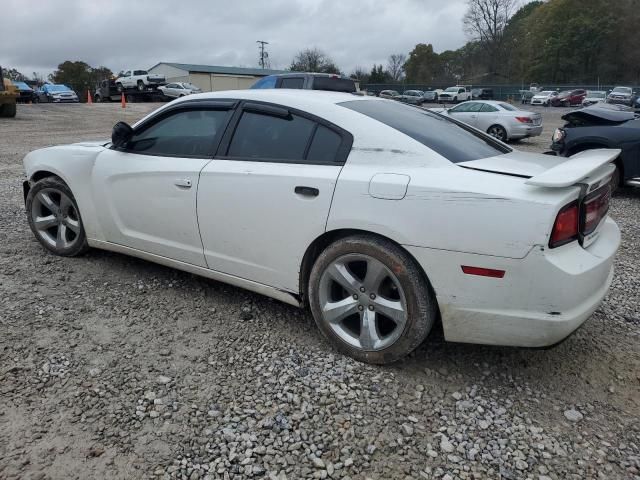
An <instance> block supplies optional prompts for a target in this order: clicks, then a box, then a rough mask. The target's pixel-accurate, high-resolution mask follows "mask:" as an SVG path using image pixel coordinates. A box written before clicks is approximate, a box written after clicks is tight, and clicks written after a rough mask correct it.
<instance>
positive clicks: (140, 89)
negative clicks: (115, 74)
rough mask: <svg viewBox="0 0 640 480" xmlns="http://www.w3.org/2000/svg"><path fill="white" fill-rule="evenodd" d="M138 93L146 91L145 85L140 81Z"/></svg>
mask: <svg viewBox="0 0 640 480" xmlns="http://www.w3.org/2000/svg"><path fill="white" fill-rule="evenodd" d="M138 91H140V92H142V91H144V83H143V82H142V80H138Z"/></svg>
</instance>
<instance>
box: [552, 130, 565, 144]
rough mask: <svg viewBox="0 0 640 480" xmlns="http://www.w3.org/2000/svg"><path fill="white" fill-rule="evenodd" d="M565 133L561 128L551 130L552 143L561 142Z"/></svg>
mask: <svg viewBox="0 0 640 480" xmlns="http://www.w3.org/2000/svg"><path fill="white" fill-rule="evenodd" d="M566 135H567V134H566V132H565V131H564V130H563V129H562V128H556V131H555V132H553V138H552V140H553V143H559V142H562V141H563V140H564V137H565V136H566Z"/></svg>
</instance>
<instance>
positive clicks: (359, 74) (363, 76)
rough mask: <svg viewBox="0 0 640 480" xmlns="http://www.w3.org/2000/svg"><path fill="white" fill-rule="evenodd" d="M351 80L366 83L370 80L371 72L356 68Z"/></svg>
mask: <svg viewBox="0 0 640 480" xmlns="http://www.w3.org/2000/svg"><path fill="white" fill-rule="evenodd" d="M349 78H353V79H354V80H359V81H361V82H366V81H367V80H368V78H369V72H368V71H366V70H365V69H364V68H362V67H360V66H356V68H354V69H353V72H351V75H349Z"/></svg>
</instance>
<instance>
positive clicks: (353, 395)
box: [0, 104, 640, 480]
mask: <svg viewBox="0 0 640 480" xmlns="http://www.w3.org/2000/svg"><path fill="white" fill-rule="evenodd" d="M156 106H157V105H152V104H134V105H130V106H129V107H128V108H127V109H126V110H124V111H123V110H122V109H121V108H120V106H119V105H117V104H98V105H93V106H88V105H33V106H29V105H27V106H23V105H20V106H19V110H18V117H17V118H16V119H15V120H9V119H0V195H1V196H2V198H3V201H2V202H0V215H1V217H2V219H3V220H2V228H1V229H0V240H1V241H0V252H1V254H0V298H1V301H2V309H1V310H0V332H1V334H0V478H3V479H13V478H21V479H22V478H24V479H29V478H31V479H45V478H64V479H70V478H83V479H84V478H182V479H186V478H189V479H198V478H224V479H244V478H268V479H285V478H287V479H290V480H291V479H300V478H320V479H322V478H331V479H337V478H342V479H348V478H351V479H354V480H355V479H367V478H370V479H430V478H436V479H443V480H453V479H458V478H466V479H472V478H473V479H479V478H489V479H498V478H501V479H534V480H548V479H576V480H577V479H590V478H602V479H616V478H628V479H638V478H640V420H639V418H640V395H639V393H640V368H639V367H640V360H639V359H640V356H639V347H638V340H639V337H638V333H639V331H640V308H639V307H638V305H640V248H639V247H640V240H639V238H640V226H639V223H638V219H639V218H640V192H639V191H637V190H635V191H634V190H628V191H623V192H622V193H621V194H619V195H617V196H616V197H615V198H614V200H613V204H612V215H613V217H614V218H615V219H616V220H617V221H618V223H619V225H620V227H621V229H622V232H623V243H622V247H621V249H620V252H619V255H618V257H617V262H616V267H617V273H616V276H615V279H614V282H613V285H612V288H611V292H610V294H609V296H608V297H607V299H606V300H605V302H604V304H603V305H602V307H601V308H600V309H599V310H598V311H597V312H596V313H595V314H594V315H593V317H592V318H591V319H589V320H588V321H587V322H586V324H585V325H584V326H583V327H582V328H581V329H580V330H578V331H577V332H576V333H575V334H574V335H573V336H571V337H570V338H569V339H567V340H566V341H565V342H564V343H562V344H560V345H558V346H556V347H554V348H552V349H549V350H528V349H513V348H492V347H483V346H474V345H462V344H449V343H446V342H444V341H443V338H442V332H441V329H436V330H435V331H434V332H433V333H432V335H431V336H430V337H429V339H428V340H427V342H426V343H425V345H424V346H422V347H421V348H419V349H418V350H417V351H416V352H415V353H414V354H412V355H411V356H410V357H409V358H408V359H406V360H405V361H403V362H401V363H398V364H395V365H393V366H392V367H385V368H381V367H372V366H368V365H364V364H361V363H357V362H355V361H353V360H351V359H349V358H346V357H343V356H341V355H339V354H336V353H335V352H334V351H333V350H332V349H331V347H330V346H329V345H328V344H327V343H326V342H325V341H324V340H323V339H322V337H321V336H320V334H319V333H318V332H317V330H316V328H315V325H314V324H313V320H312V318H311V316H310V314H309V313H307V312H304V311H300V310H298V309H295V308H293V307H290V306H287V305H284V304H281V303H279V302H277V301H272V300H269V299H267V298H264V297H261V296H258V295H254V294H252V293H249V292H246V291H243V290H240V289H236V288H233V287H230V286H226V285H224V284H220V283H216V282H213V281H209V280H206V279H202V278H198V277H196V276H193V275H189V274H186V273H182V272H179V271H175V270H171V269H168V268H164V267H162V266H158V265H154V264H151V263H147V262H144V261H141V260H136V259H132V258H128V257H125V256H122V255H117V254H112V253H107V252H100V251H91V252H90V253H89V254H87V255H86V256H83V257H80V258H73V259H66V258H58V257H54V256H52V255H50V254H48V253H46V252H45V251H44V249H43V248H41V247H40V246H39V244H38V243H37V242H36V240H35V239H34V237H33V236H32V234H31V232H30V231H29V228H28V226H27V221H26V218H25V213H24V208H23V201H22V190H21V181H22V166H21V159H22V157H23V155H24V154H26V153H27V152H28V151H30V150H32V149H35V148H39V147H43V146H46V145H53V144H61V143H68V142H73V141H80V140H90V139H96V138H98V139H99V138H106V137H108V136H109V132H110V129H111V126H112V125H113V124H114V123H115V122H116V121H117V120H121V119H123V120H126V121H129V122H133V121H135V120H136V119H138V118H140V117H141V116H142V115H144V114H145V113H146V112H148V111H150V110H151V109H153V108H155V107H156ZM541 111H543V114H544V121H545V125H546V128H545V132H544V134H543V136H542V137H539V138H538V139H534V140H526V141H522V142H520V143H519V144H518V147H519V148H523V149H527V150H532V151H543V150H545V149H546V148H547V146H548V143H549V138H550V135H551V132H552V131H553V129H554V128H555V127H556V126H558V125H559V122H560V120H559V116H560V114H561V113H562V112H563V110H562V109H543V110H542V109H541Z"/></svg>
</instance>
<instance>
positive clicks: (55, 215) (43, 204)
mask: <svg viewBox="0 0 640 480" xmlns="http://www.w3.org/2000/svg"><path fill="white" fill-rule="evenodd" d="M26 208H27V216H28V219H29V227H31V231H32V232H33V234H34V235H35V237H36V238H37V239H38V241H39V242H40V244H41V245H42V246H43V247H44V248H46V249H47V250H49V251H50V252H52V253H55V254H56V255H60V256H63V257H74V256H76V255H81V254H83V253H85V252H86V251H87V250H88V249H89V245H88V243H87V236H86V234H85V231H84V225H83V223H82V219H81V217H80V210H79V209H78V204H77V203H76V200H75V198H74V196H73V193H71V190H70V189H69V187H68V186H67V184H66V183H64V182H63V181H62V180H61V179H60V178H58V177H47V178H43V179H42V180H39V181H38V182H37V183H36V184H35V185H33V187H31V189H30V190H29V193H28V194H27V201H26Z"/></svg>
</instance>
